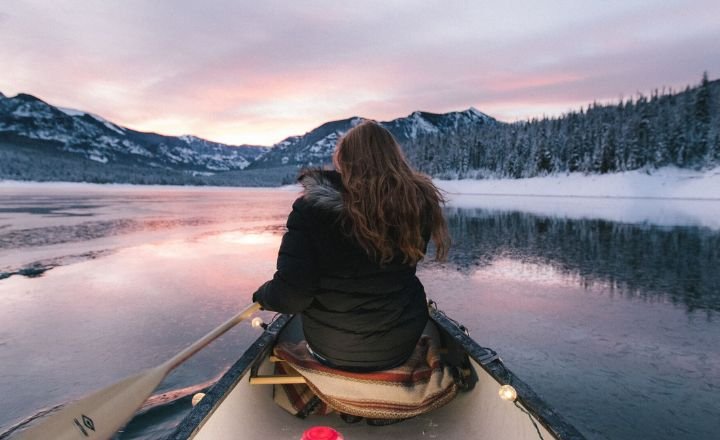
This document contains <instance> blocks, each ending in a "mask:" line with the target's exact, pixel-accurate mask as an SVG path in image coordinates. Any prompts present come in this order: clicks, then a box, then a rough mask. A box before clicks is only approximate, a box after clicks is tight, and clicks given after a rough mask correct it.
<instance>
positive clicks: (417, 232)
mask: <svg viewBox="0 0 720 440" xmlns="http://www.w3.org/2000/svg"><path fill="white" fill-rule="evenodd" d="M333 163H334V165H335V168H336V169H337V171H339V172H340V175H341V177H342V182H343V186H344V187H345V191H344V193H343V199H344V204H343V213H344V218H345V219H346V220H347V222H346V224H347V226H348V227H349V230H350V234H351V236H352V237H353V238H354V239H355V240H356V241H357V242H358V243H359V244H360V245H361V246H362V247H363V249H365V251H366V252H367V253H368V254H369V255H371V256H373V257H375V258H377V259H378V260H379V262H380V263H381V264H386V263H389V262H390V261H391V260H392V259H393V258H394V257H395V255H396V252H397V251H398V250H399V251H400V252H401V253H402V255H403V256H404V262H405V263H408V264H412V265H414V264H416V263H417V262H418V261H420V260H421V259H422V258H423V257H424V256H425V252H424V250H425V241H424V240H423V235H425V234H427V233H428V232H429V233H430V237H431V238H432V240H433V241H434V242H435V247H436V258H437V259H438V260H444V259H445V258H446V256H447V253H448V248H449V247H450V235H449V233H448V229H447V224H446V222H445V218H444V217H443V214H442V210H441V206H440V205H441V204H443V203H445V200H444V199H443V196H442V194H441V193H440V191H439V190H438V188H437V187H436V186H435V185H434V184H433V183H432V181H431V180H430V178H429V177H427V176H425V175H424V174H420V173H418V172H416V171H414V170H413V169H412V168H411V167H410V165H409V164H408V162H407V160H406V159H405V157H404V156H403V153H402V150H401V149H400V146H399V145H398V143H397V141H396V140H395V138H394V137H393V135H392V134H391V133H390V132H389V131H388V130H386V129H385V128H384V127H382V126H381V125H380V124H378V123H376V122H374V121H365V122H363V123H361V124H360V125H358V126H356V127H354V128H352V129H351V130H350V131H348V132H347V133H346V134H345V135H344V136H343V137H342V138H341V139H340V141H339V142H338V144H337V148H336V150H335V154H334V155H333Z"/></svg>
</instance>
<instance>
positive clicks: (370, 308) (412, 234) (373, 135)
mask: <svg viewBox="0 0 720 440" xmlns="http://www.w3.org/2000/svg"><path fill="white" fill-rule="evenodd" d="M333 163H334V165H335V169H336V170H337V171H320V170H313V171H307V172H305V173H303V174H302V175H301V176H300V178H299V181H300V182H301V184H302V185H303V186H304V193H303V195H302V197H300V198H298V199H297V200H296V201H295V203H294V204H293V210H292V212H291V213H290V216H289V217H288V221H287V228H288V231H287V233H286V234H285V235H284V236H283V239H282V244H281V245H280V251H279V255H278V261H277V272H275V275H274V277H273V279H272V280H270V281H268V282H266V283H265V284H263V285H262V286H261V287H260V288H259V289H258V290H257V292H255V294H254V295H253V301H257V302H259V303H260V304H261V305H262V307H263V308H264V309H267V310H274V311H278V312H283V313H299V314H301V316H302V325H303V331H304V334H305V339H306V340H307V343H308V347H309V349H310V350H311V352H312V354H313V355H314V356H315V357H316V358H317V359H318V360H319V361H320V362H322V363H324V364H326V365H328V366H330V367H334V368H339V369H343V370H348V371H356V372H363V371H379V370H384V369H388V368H392V367H395V366H397V365H400V364H402V363H403V362H404V361H405V360H406V359H407V358H408V357H409V356H410V354H412V351H413V349H414V348H415V345H416V343H417V341H418V338H419V337H420V335H421V333H422V331H423V329H424V328H425V324H426V323H427V320H428V312H427V305H426V299H425V292H424V289H423V286H422V284H421V283H420V281H419V280H418V279H417V277H416V276H415V267H416V264H417V263H418V261H420V260H421V259H422V258H423V257H424V256H425V252H426V249H427V243H428V241H429V240H430V239H431V238H432V240H433V241H434V242H435V246H436V257H437V258H438V259H443V258H445V256H446V255H447V251H448V247H449V235H448V231H447V225H446V223H445V219H444V218H443V215H442V211H441V207H440V205H441V204H442V203H443V202H444V201H443V198H442V195H441V194H440V192H439V191H438V189H437V188H436V187H435V186H434V185H433V183H432V181H431V180H430V179H429V178H428V177H426V176H424V175H421V174H419V173H417V172H415V171H413V170H412V169H411V168H410V166H409V165H408V163H407V161H406V160H405V158H404V157H403V155H402V152H401V150H400V147H399V145H398V143H397V142H396V141H395V139H394V138H393V136H392V134H390V132H389V131H387V130H386V129H385V128H383V127H382V126H380V125H379V124H377V123H376V122H372V121H367V122H364V123H362V124H360V125H358V126H356V127H354V128H353V129H351V130H350V131H349V132H347V134H345V136H344V137H343V138H342V139H341V140H340V141H339V142H338V145H337V148H336V151H335V154H334V156H333Z"/></svg>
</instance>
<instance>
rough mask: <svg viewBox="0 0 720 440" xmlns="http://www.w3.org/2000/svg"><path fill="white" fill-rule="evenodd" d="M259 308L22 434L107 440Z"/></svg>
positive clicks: (37, 439) (35, 439)
mask: <svg viewBox="0 0 720 440" xmlns="http://www.w3.org/2000/svg"><path fill="white" fill-rule="evenodd" d="M259 309H260V305H259V304H257V303H253V304H251V305H250V306H248V307H247V308H246V309H245V310H243V311H242V312H240V313H238V314H237V315H235V316H233V317H232V318H230V319H229V320H228V321H226V322H224V323H223V324H221V325H220V326H219V327H217V328H216V329H215V330H213V331H211V332H210V333H208V334H207V335H205V336H203V337H202V338H200V339H199V340H198V341H196V342H194V343H193V344H192V345H190V346H189V347H188V348H186V349H184V350H183V351H181V352H180V353H178V354H176V355H175V356H173V357H172V358H170V359H168V360H167V361H165V362H163V363H162V364H160V365H158V366H157V367H153V368H149V369H147V370H145V371H143V372H141V373H139V374H136V375H135V376H131V377H128V378H126V379H123V380H121V381H120V382H116V383H114V384H112V385H110V386H108V387H106V388H103V389H102V390H99V391H96V392H95V393H93V394H91V395H89V396H86V397H84V398H82V399H80V400H78V401H76V402H73V403H71V404H68V405H66V406H64V407H63V408H61V409H60V410H59V411H58V412H57V413H55V414H52V415H49V416H47V417H45V418H44V419H42V421H41V422H40V423H39V424H38V425H36V426H33V427H31V428H29V429H28V430H26V431H24V432H22V433H21V434H20V437H19V438H20V439H23V440H42V439H51V438H52V439H57V440H61V439H62V440H84V439H97V440H100V439H108V438H110V437H111V436H113V435H114V433H115V432H116V431H117V430H118V429H120V427H122V426H123V425H124V424H125V423H127V421H128V420H130V419H131V418H132V416H133V414H135V412H136V411H137V409H138V408H140V406H141V405H142V404H143V402H145V400H147V398H148V397H149V396H150V394H151V393H152V392H153V391H154V390H155V388H157V386H158V385H160V382H162V380H163V379H164V378H165V376H167V375H168V373H169V372H170V371H172V369H173V368H175V367H177V366H178V365H180V364H181V363H183V362H185V361H186V360H187V359H188V358H190V357H191V356H192V355H194V354H195V353H197V352H198V351H200V350H201V349H202V348H203V347H205V346H206V345H208V344H209V343H211V342H212V341H214V340H215V339H217V338H218V337H220V336H221V335H223V334H224V333H225V332H227V331H228V330H230V329H231V328H233V327H234V326H235V325H237V324H238V323H239V322H241V321H243V320H244V319H247V318H248V317H249V316H250V315H252V314H253V313H255V312H256V311H258V310H259Z"/></svg>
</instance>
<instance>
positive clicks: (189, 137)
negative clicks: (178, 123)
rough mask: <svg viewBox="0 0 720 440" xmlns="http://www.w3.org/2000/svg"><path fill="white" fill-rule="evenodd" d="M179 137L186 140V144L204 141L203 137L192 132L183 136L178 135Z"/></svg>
mask: <svg viewBox="0 0 720 440" xmlns="http://www.w3.org/2000/svg"><path fill="white" fill-rule="evenodd" d="M178 139H180V140H182V141H184V142H185V143H186V144H188V145H189V144H192V143H193V142H202V141H203V139H200V138H199V137H197V136H193V135H191V134H184V135H182V136H178Z"/></svg>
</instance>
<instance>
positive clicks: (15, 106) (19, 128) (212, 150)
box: [0, 93, 267, 173]
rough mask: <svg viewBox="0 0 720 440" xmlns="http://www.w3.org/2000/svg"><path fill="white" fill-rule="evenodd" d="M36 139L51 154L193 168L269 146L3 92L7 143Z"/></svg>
mask: <svg viewBox="0 0 720 440" xmlns="http://www.w3.org/2000/svg"><path fill="white" fill-rule="evenodd" d="M30 140H33V141H36V142H35V143H36V144H37V145H38V149H40V148H42V149H43V151H44V154H46V155H47V154H53V152H54V154H57V155H61V156H66V155H67V154H68V153H69V154H71V155H75V156H76V157H78V159H80V158H82V159H87V160H90V161H93V162H96V163H99V164H108V165H117V164H121V165H126V166H138V167H152V168H160V169H166V170H175V171H182V172H187V173H214V172H218V171H230V170H241V169H243V168H245V167H247V166H248V165H249V164H250V162H252V161H253V160H254V159H255V158H256V157H257V156H259V155H260V154H262V153H263V152H264V151H265V150H266V149H267V148H266V147H259V146H250V145H240V146H230V145H224V144H220V143H215V142H211V141H207V140H205V139H201V138H198V137H195V136H180V137H174V136H163V135H159V134H155V133H143V132H139V131H135V130H131V129H128V128H124V127H121V126H119V125H116V124H114V123H112V122H110V121H107V120H105V119H103V118H102V117H100V116H97V115H93V114H91V113H87V112H83V111H79V110H73V109H66V108H60V107H55V106H52V105H50V104H48V103H46V102H44V101H42V100H40V99H38V98H36V97H34V96H32V95H27V94H22V93H21V94H18V95H17V96H15V97H12V98H9V97H5V95H3V94H0V141H3V144H2V145H3V149H9V148H12V146H13V145H23V146H27V145H28V144H29V141H30ZM108 171H110V170H108Z"/></svg>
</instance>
